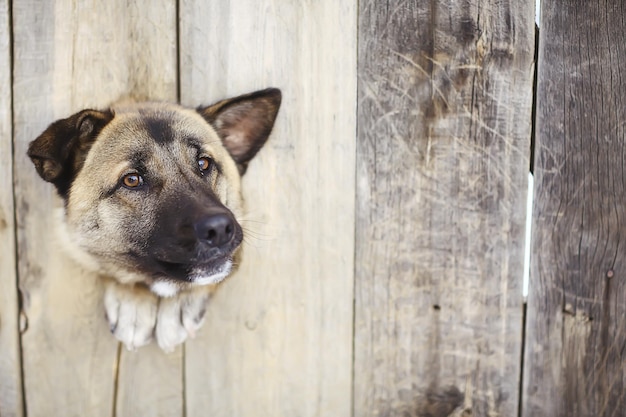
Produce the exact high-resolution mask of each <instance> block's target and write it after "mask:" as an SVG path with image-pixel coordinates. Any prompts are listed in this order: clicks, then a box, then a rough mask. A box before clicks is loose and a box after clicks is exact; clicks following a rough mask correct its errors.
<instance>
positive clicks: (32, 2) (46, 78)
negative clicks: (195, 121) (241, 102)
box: [0, 0, 626, 417]
mask: <svg viewBox="0 0 626 417" xmlns="http://www.w3.org/2000/svg"><path fill="white" fill-rule="evenodd" d="M542 2H543V4H542V8H543V10H542V15H541V30H540V32H539V37H538V39H536V37H535V23H534V8H535V5H534V2H533V1H531V0H503V1H488V0H462V1H461V0H457V1H448V2H446V1H443V0H432V1H428V2H427V1H415V0H410V1H407V0H388V1H385V2H382V1H376V0H361V1H358V2H357V0H315V1H306V0H281V1H278V0H268V1H258V0H224V1H202V0H178V1H175V0H151V1H149V0H132V1H129V0H125V1H122V0H111V1H101V2H96V1H90V0H84V1H73V2H70V1H67V0H12V1H10V0H0V417H9V416H19V417H22V416H28V417H35V416H42V417H43V416H45V417H49V416H81V417H82V416H90V417H91V416H94V417H97V416H102V417H110V416H118V417H122V416H133V417H134V416H164V417H169V416H243V417H248V416H250V417H257V416H258V417H263V416H268V417H269V416H272V417H277V416H284V417H295V416H303V417H313V416H316V417H322V416H333V417H335V416H354V417H374V416H380V417H387V416H389V417H391V416H415V417H427V416H428V417H445V416H449V415H451V416H457V417H459V416H465V417H468V416H502V417H513V416H520V417H540V416H546V417H561V416H562V417H573V416H589V417H600V416H601V417H605V416H606V417H609V416H614V417H616V416H624V415H626V411H625V410H626V398H625V393H626V372H625V370H626V366H625V365H626V362H625V358H626V285H625V282H626V281H625V279H626V262H624V261H623V260H622V258H621V255H622V254H624V251H625V247H624V244H623V243H622V242H623V241H624V240H626V239H621V235H622V226H624V221H625V219H626V204H624V203H625V202H626V179H625V178H626V173H625V171H624V159H625V152H626V146H625V136H626V126H625V122H624V120H626V114H625V113H626V106H625V105H624V104H623V103H622V101H624V102H625V103H626V99H625V98H624V97H626V76H624V77H625V78H624V79H623V76H622V73H623V72H624V70H623V68H622V67H623V63H624V62H626V42H625V39H624V38H625V35H624V34H625V33H626V23H625V21H624V16H626V6H624V3H623V2H622V1H621V0H607V1H603V2H600V1H597V0H589V1H586V0H578V1H575V0H564V1H557V0H542ZM536 53H538V66H537V68H535V54H536ZM535 71H536V77H535V76H534V75H535ZM534 81H536V89H535V88H534ZM267 86H275V87H279V88H281V89H282V91H283V96H284V99H283V106H282V108H281V111H280V114H279V118H278V122H277V125H276V128H275V131H274V133H273V135H272V138H271V140H270V142H269V143H268V145H267V146H266V147H265V148H264V149H263V150H262V151H261V153H260V155H259V156H258V157H257V159H255V160H254V161H253V162H252V164H251V165H250V168H249V170H248V173H247V174H246V176H245V179H244V188H245V195H246V199H247V202H248V206H249V209H250V213H249V214H248V217H247V219H246V222H247V223H246V225H245V226H246V228H248V229H252V230H253V234H252V235H251V236H250V237H249V239H248V241H247V244H246V248H245V251H246V258H245V262H244V263H243V265H242V267H241V268H240V271H239V272H238V273H237V274H236V276H235V277H233V278H231V279H230V280H229V281H228V282H227V284H226V285H225V286H224V287H223V288H222V290H221V291H220V292H219V293H218V294H217V296H216V297H215V298H214V300H213V303H212V305H211V307H210V309H209V312H208V318H207V322H206V323H205V325H204V328H203V330H202V331H201V333H200V335H199V336H198V337H197V338H196V339H195V340H192V341H190V342H188V343H186V345H184V346H183V347H180V348H178V349H177V350H176V351H175V352H174V353H172V354H169V355H168V354H164V353H162V352H161V351H160V350H158V348H156V347H155V346H148V347H145V348H142V349H140V350H139V351H137V352H127V351H126V350H125V349H121V348H120V346H119V344H118V343H116V341H115V340H114V339H113V338H112V337H111V335H110V334H109V332H108V329H107V326H106V324H105V321H104V319H103V308H102V302H101V286H100V283H99V282H98V280H96V279H94V278H93V277H92V276H90V275H88V274H86V273H85V272H83V271H82V270H81V269H80V268H78V267H76V266H75V265H73V264H72V263H71V262H70V261H68V260H67V259H66V258H65V256H64V255H63V254H62V252H61V251H59V249H58V245H57V244H56V243H55V241H54V238H53V234H52V230H53V222H54V216H53V208H55V207H59V206H60V201H59V199H58V198H57V197H56V196H55V195H54V193H53V187H52V186H50V185H49V184H46V183H44V182H43V181H41V180H40V179H39V178H38V176H37V174H36V172H35V170H34V169H33V167H32V166H31V163H30V161H28V159H27V157H26V155H25V153H26V147H27V145H28V143H29V142H30V141H31V140H32V139H34V138H35V137H36V136H37V135H38V134H39V133H40V132H41V131H42V130H43V129H44V128H45V127H46V126H47V125H48V124H49V123H51V122H52V121H54V120H56V119H58V118H61V117H64V116H67V115H69V114H71V113H72V112H75V111H78V110H80V109H82V108H85V107H106V106H107V105H108V104H110V103H111V102H113V101H115V100H116V99H117V98H119V97H120V96H122V95H124V94H127V93H133V94H134V95H136V96H144V97H147V98H150V99H162V100H171V101H180V102H182V103H183V104H186V105H193V106H195V105H199V104H203V103H204V104H206V103H209V102H212V101H214V100H217V99H220V98H223V97H226V96H229V95H235V94H239V93H244V92H248V91H252V90H254V89H259V88H263V87H267ZM534 91H536V93H535V94H533V92H534ZM533 120H534V121H535V123H534V124H533ZM533 127H535V128H534V129H533ZM533 136H534V149H535V155H534V174H535V196H536V200H535V205H534V210H533V238H532V253H531V254H532V262H531V284H530V294H529V297H528V303H527V315H526V316H525V315H524V303H523V298H522V289H521V284H522V270H523V247H524V224H525V217H526V209H525V207H526V204H525V203H526V187H527V174H528V169H529V162H530V160H531V138H532V137H533ZM620 244H621V246H620ZM525 317H526V320H525Z"/></svg>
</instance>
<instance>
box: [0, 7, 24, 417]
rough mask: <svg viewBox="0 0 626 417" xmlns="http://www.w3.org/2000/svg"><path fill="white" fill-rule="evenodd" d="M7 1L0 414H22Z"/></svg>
mask: <svg viewBox="0 0 626 417" xmlns="http://www.w3.org/2000/svg"><path fill="white" fill-rule="evenodd" d="M10 33H11V29H10V16H9V2H8V1H7V0H0V416H1V417H5V416H18V417H19V416H22V415H23V405H22V401H23V399H22V381H21V379H22V378H21V370H20V361H21V359H20V344H19V338H20V333H19V327H18V320H19V319H18V314H19V306H18V290H17V272H16V265H15V260H16V256H17V254H16V251H15V222H14V220H13V219H14V216H13V215H14V210H13V208H14V202H13V161H12V155H13V149H12V136H13V129H12V111H11V62H12V60H11V37H10Z"/></svg>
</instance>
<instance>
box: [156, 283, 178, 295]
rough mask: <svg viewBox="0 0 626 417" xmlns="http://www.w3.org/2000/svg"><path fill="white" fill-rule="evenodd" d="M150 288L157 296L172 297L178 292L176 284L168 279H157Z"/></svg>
mask: <svg viewBox="0 0 626 417" xmlns="http://www.w3.org/2000/svg"><path fill="white" fill-rule="evenodd" d="M150 290H152V292H153V293H155V294H156V295H158V296H159V297H173V296H175V295H176V294H178V286H176V285H175V284H172V283H171V282H168V281H157V282H155V283H154V284H152V285H151V286H150Z"/></svg>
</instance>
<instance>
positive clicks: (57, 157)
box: [28, 110, 113, 198]
mask: <svg viewBox="0 0 626 417" xmlns="http://www.w3.org/2000/svg"><path fill="white" fill-rule="evenodd" d="M111 119H113V113H112V112H111V111H110V110H107V111H97V110H83V111H81V112H78V113H76V114H74V115H73V116H70V117H68V118H67V119H61V120H57V121H56V122H54V123H52V124H51V125H50V126H48V128H47V129H46V130H45V131H44V132H43V133H42V134H41V135H40V136H39V137H38V138H37V139H35V140H34V141H32V142H31V143H30V145H29V147H28V156H29V157H30V159H31V160H32V161H33V164H35V168H37V172H38V173H39V175H40V176H41V178H43V179H44V180H46V181H48V182H51V183H52V184H54V186H55V187H56V189H57V191H58V193H59V195H60V196H61V197H63V198H67V196H68V192H69V189H70V186H71V185H72V181H74V178H75V177H76V174H77V173H78V171H80V169H81V168H82V166H83V164H84V162H85V158H86V157H87V153H88V152H89V149H91V145H92V144H93V142H94V140H95V139H96V137H97V136H98V134H99V133H100V131H101V130H102V128H103V127H104V126H106V125H107V123H109V122H110V121H111Z"/></svg>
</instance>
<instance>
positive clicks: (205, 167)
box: [198, 156, 213, 172]
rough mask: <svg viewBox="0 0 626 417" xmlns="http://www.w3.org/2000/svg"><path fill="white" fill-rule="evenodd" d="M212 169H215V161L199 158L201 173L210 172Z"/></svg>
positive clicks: (204, 157)
mask: <svg viewBox="0 0 626 417" xmlns="http://www.w3.org/2000/svg"><path fill="white" fill-rule="evenodd" d="M211 167H213V160H212V159H211V158H207V157H206V156H203V157H202V158H198V168H200V171H202V172H206V171H209V170H210V169H211Z"/></svg>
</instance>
